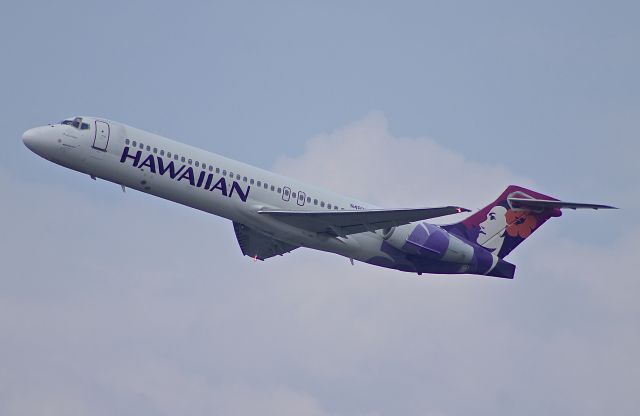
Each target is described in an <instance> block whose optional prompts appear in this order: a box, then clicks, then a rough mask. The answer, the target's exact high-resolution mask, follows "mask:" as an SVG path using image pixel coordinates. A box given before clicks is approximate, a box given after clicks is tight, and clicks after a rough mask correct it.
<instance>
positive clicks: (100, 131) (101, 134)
mask: <svg viewBox="0 0 640 416" xmlns="http://www.w3.org/2000/svg"><path fill="white" fill-rule="evenodd" d="M109 134H110V128H109V124H108V123H106V122H104V121H100V120H96V134H95V136H94V139H93V147H94V148H95V149H98V150H104V151H106V150H107V145H108V144H109Z"/></svg>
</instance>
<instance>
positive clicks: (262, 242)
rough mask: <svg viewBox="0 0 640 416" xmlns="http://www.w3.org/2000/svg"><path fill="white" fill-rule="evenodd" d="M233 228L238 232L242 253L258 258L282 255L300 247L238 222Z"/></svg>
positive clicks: (237, 236) (263, 258)
mask: <svg viewBox="0 0 640 416" xmlns="http://www.w3.org/2000/svg"><path fill="white" fill-rule="evenodd" d="M233 230H234V231H235V232H236V238H237V239H238V245H240V250H242V254H244V255H245V256H249V257H253V258H256V259H258V260H265V259H268V258H269V257H273V256H278V255H279V256H281V255H283V254H285V253H288V252H290V251H292V250H295V249H296V248H298V247H299V246H294V245H292V244H289V243H285V242H284V241H280V240H276V239H275V238H270V237H268V236H266V235H264V234H262V233H259V232H257V231H255V230H254V229H253V228H250V227H247V226H246V225H244V224H240V223H238V222H234V223H233Z"/></svg>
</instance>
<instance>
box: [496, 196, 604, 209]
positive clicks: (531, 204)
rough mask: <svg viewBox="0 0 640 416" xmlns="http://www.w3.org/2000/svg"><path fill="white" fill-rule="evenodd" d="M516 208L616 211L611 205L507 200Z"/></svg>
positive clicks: (530, 199)
mask: <svg viewBox="0 0 640 416" xmlns="http://www.w3.org/2000/svg"><path fill="white" fill-rule="evenodd" d="M507 200H508V201H509V202H510V203H511V206H512V207H514V208H528V209H552V208H569V209H580V208H587V209H616V207H612V206H609V205H600V204H585V203H582V202H565V201H557V200H546V199H532V198H507Z"/></svg>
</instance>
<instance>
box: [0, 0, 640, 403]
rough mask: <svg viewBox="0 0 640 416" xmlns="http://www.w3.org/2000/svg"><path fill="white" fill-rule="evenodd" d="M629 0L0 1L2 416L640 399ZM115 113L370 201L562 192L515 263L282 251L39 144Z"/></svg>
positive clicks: (634, 30) (634, 32)
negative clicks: (598, 207)
mask: <svg viewBox="0 0 640 416" xmlns="http://www.w3.org/2000/svg"><path fill="white" fill-rule="evenodd" d="M638 16H640V6H639V5H638V3H637V2H631V1H629V2H625V1H614V2H590V1H579V2H578V1H553V2H547V1H540V2H535V3H525V2H521V3H517V2H506V1H504V2H503V1H491V2H411V1H406V2H376V1H373V2H364V1H348V2H319V1H297V2H294V1H291V2H284V1H275V2H242V1H233V2H181V3H180V4H179V5H177V4H168V3H160V2H150V1H127V2H119V1H113V2H109V3H99V2H65V1H61V2H44V1H40V2H30V1H24V2H10V3H7V4H5V5H3V8H2V12H1V13H0V51H1V52H2V65H0V91H2V95H1V98H0V111H2V116H1V117H0V133H1V135H0V137H2V143H4V151H2V152H0V174H1V175H2V178H1V179H0V190H2V195H3V196H4V197H3V203H2V204H0V213H2V215H1V216H0V224H1V228H2V230H3V238H2V242H1V243H0V244H1V245H0V259H1V261H0V264H1V266H0V267H1V269H0V270H1V273H0V275H1V277H0V333H1V334H2V335H1V338H0V340H1V341H2V342H0V356H2V357H4V358H3V359H2V360H0V364H1V368H2V370H1V371H0V413H2V414H8V415H22V414H34V415H45V414H47V415H51V414H53V415H57V414H61V415H62V414H64V415H69V414H83V415H86V414H92V415H103V414H104V415H107V414H132V415H133V414H135V415H156V414H177V413H180V414H237V415H245V414H256V413H258V412H260V413H263V414H278V415H284V414H296V415H301V414H303V415H395V414H407V415H425V414H427V415H462V414H470V413H473V414H481V415H484V414H486V415H489V414H491V415H495V414H523V415H528V414H531V415H534V414H536V415H537V414H541V413H543V414H593V415H596V414H597V415H600V414H603V413H607V414H620V415H624V414H629V415H631V414H635V412H636V411H637V409H638V407H640V401H639V399H638V396H637V390H638V387H640V381H639V380H640V359H639V358H638V352H637V351H639V350H640V348H639V347H640V306H638V305H637V302H636V299H637V295H638V294H639V292H640V283H638V279H637V274H638V272H637V262H636V261H635V256H637V253H638V251H639V250H640V243H639V242H638V233H639V232H640V226H638V224H637V221H635V219H634V218H635V216H636V213H637V212H638V210H639V209H640V186H639V185H638V180H639V179H640V173H639V170H638V166H637V162H636V159H637V157H638V155H639V154H640V145H639V144H638V143H639V142H638V136H639V135H640V83H639V82H638V74H640V53H639V51H640V48H639V45H640V26H639V25H638ZM77 114H84V115H95V116H101V117H106V118H109V119H113V120H118V121H121V122H124V123H127V124H131V125H134V126H136V127H139V128H142V129H145V130H149V131H153V132H155V133H159V134H162V135H164V136H167V137H171V138H174V139H177V140H180V141H183V142H186V143H189V144H191V145H195V146H198V147H201V148H204V149H207V150H210V151H213V152H216V153H219V154H222V155H225V156H228V157H231V158H235V159H239V160H242V161H245V162H248V163H251V164H254V165H257V166H260V167H263V168H268V169H275V170H278V171H280V172H283V173H286V174H291V175H293V176H297V177H300V178H303V179H305V180H308V181H310V182H314V183H316V184H319V185H322V186H326V187H328V188H330V189H334V190H336V191H338V192H341V193H346V194H351V195H354V196H356V197H359V198H362V199H366V200H369V201H371V202H374V203H378V204H380V205H383V206H425V205H426V206H428V205H437V204H462V205H467V206H469V207H470V208H478V207H481V206H484V205H486V203H488V202H490V201H491V200H493V198H494V197H495V196H496V195H497V194H498V193H499V192H500V191H501V190H502V189H503V188H504V186H506V185H507V184H509V183H512V182H517V183H519V184H524V185H527V186H532V187H535V188H536V189H537V190H539V191H541V192H544V193H547V194H550V195H553V196H555V197H559V198H562V199H568V200H576V201H585V202H599V203H610V204H613V205H618V206H620V207H621V208H622V209H621V210H619V211H616V212H567V213H566V214H565V215H564V216H563V217H562V218H560V219H557V220H553V221H552V222H550V223H548V224H547V225H545V227H544V228H543V229H541V230H540V231H539V232H537V233H536V235H535V236H534V237H532V239H531V240H530V241H529V240H527V243H526V244H524V245H523V246H522V247H521V248H519V249H518V251H517V252H514V254H513V256H510V258H511V259H512V261H514V262H515V263H517V265H518V271H517V275H516V280H514V281H503V280H499V279H481V278H476V277H464V276H463V277H460V276H459V277H423V278H421V279H417V278H416V277H415V276H412V275H408V274H403V273H400V272H394V271H390V270H384V269H378V268H375V267H372V266H368V265H364V264H356V266H353V267H352V266H351V265H349V263H348V261H347V260H345V259H343V258H341V257H338V256H332V255H329V254H325V253H318V252H311V251H305V250H296V251H294V252H292V253H291V254H288V255H286V256H284V257H282V258H278V259H273V260H269V261H267V262H264V263H259V264H254V263H253V262H251V261H250V260H249V259H248V258H246V257H242V256H241V253H240V250H239V248H238V247H237V243H236V242H235V240H234V236H233V231H232V227H231V224H230V223H228V222H227V221H226V220H222V219H219V218H215V217H212V216H209V215H206V214H203V213H200V212H197V211H194V210H190V209H187V208H184V207H181V206H178V205H175V204H171V203H169V202H166V201H162V200H160V199H157V198H153V197H150V196H147V195H143V194H139V193H136V192H133V191H130V192H128V193H126V194H122V192H121V191H120V189H119V187H117V186H116V185H113V184H109V183H106V182H104V181H97V182H94V181H91V180H89V178H87V177H85V176H83V175H81V174H79V173H75V172H72V171H69V170H66V169H63V168H61V167H58V166H55V165H53V164H51V163H49V162H47V161H45V160H43V159H40V158H38V157H37V156H36V155H34V154H32V153H31V152H29V151H28V149H26V148H25V147H24V146H23V145H22V142H21V140H20V136H21V134H22V132H23V131H24V130H26V129H28V128H30V127H34V126H37V125H42V124H46V123H49V122H55V121H59V120H61V119H63V118H65V117H69V116H73V115H77Z"/></svg>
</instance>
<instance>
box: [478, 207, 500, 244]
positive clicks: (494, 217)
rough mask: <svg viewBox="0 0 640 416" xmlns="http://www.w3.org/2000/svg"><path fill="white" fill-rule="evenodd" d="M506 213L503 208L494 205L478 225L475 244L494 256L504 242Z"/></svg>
mask: <svg viewBox="0 0 640 416" xmlns="http://www.w3.org/2000/svg"><path fill="white" fill-rule="evenodd" d="M506 213H507V209H506V208H505V207H502V206H500V205H496V206H495V207H493V208H491V211H489V213H488V214H487V219H486V220H484V221H483V222H481V223H480V232H479V234H478V239H477V240H476V242H477V243H478V244H480V245H481V246H482V247H484V248H486V249H487V250H489V251H492V252H494V253H495V254H496V255H497V254H498V252H499V251H500V248H501V247H502V243H503V242H504V230H505V228H506V226H507V220H506V218H505V216H506Z"/></svg>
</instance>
